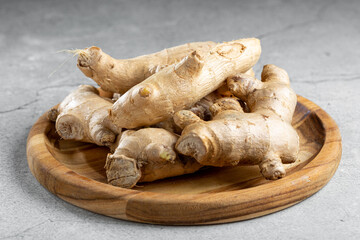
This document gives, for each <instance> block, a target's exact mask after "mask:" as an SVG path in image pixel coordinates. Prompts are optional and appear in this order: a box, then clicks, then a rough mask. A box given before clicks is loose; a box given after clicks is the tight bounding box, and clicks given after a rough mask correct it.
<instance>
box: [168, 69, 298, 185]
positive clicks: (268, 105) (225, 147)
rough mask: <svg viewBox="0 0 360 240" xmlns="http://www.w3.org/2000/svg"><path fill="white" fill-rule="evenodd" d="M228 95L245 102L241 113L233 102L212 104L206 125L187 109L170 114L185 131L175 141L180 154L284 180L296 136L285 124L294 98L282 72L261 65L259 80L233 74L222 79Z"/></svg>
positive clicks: (294, 151)
mask: <svg viewBox="0 0 360 240" xmlns="http://www.w3.org/2000/svg"><path fill="white" fill-rule="evenodd" d="M227 83H228V86H229V89H230V91H231V92H232V93H233V94H234V95H235V96H236V97H238V98H240V99H241V100H243V101H245V102H246V104H247V106H248V107H249V109H250V113H244V112H243V111H242V110H241V108H240V105H239V103H238V102H237V101H236V100H235V99H234V98H226V99H222V100H219V101H218V102H217V103H215V104H214V105H213V106H212V107H211V110H212V111H213V114H214V115H215V117H214V119H213V120H212V121H208V122H205V121H202V120H200V119H199V118H197V117H196V116H194V115H193V114H192V113H190V112H189V111H186V110H183V111H180V112H178V113H176V115H175V116H174V120H175V123H177V124H178V125H179V126H181V127H185V128H184V130H183V132H182V135H181V137H180V138H179V140H178V142H177V143H176V149H177V151H178V152H180V153H181V154H184V155H187V156H192V157H194V158H195V159H196V160H197V161H198V162H199V163H201V164H203V165H211V166H218V167H221V166H234V165H239V164H253V165H259V167H260V170H261V173H262V175H263V176H264V177H265V178H266V179H278V178H281V177H283V176H285V169H284V167H283V165H282V163H292V162H294V161H296V160H297V155H298V152H299V136H298V135H297V133H296V131H295V129H294V128H293V127H292V126H291V120H292V116H293V113H294V110H295V106H296V102H297V98H296V94H295V92H294V91H293V90H292V89H291V88H290V81H289V77H288V75H287V73H286V71H285V70H283V69H281V68H279V67H276V66H275V65H266V66H264V69H263V72H262V81H259V80H257V79H255V78H253V77H251V76H248V75H244V74H239V75H235V76H233V77H230V78H228V79H227Z"/></svg>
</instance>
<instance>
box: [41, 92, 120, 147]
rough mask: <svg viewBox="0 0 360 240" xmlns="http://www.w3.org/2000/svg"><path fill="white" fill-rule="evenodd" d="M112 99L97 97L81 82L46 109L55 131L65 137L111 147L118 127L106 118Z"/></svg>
mask: <svg viewBox="0 0 360 240" xmlns="http://www.w3.org/2000/svg"><path fill="white" fill-rule="evenodd" d="M111 106H112V102H110V101H108V100H106V99H104V98H102V97H100V96H99V92H98V90H97V89H96V88H95V87H93V86H90V85H80V86H79V87H78V88H77V89H76V90H74V91H73V92H71V93H70V94H69V95H68V96H67V97H66V98H65V99H64V100H63V101H62V102H61V103H60V105H59V106H58V107H57V108H53V109H51V110H50V111H49V112H48V118H49V119H50V120H52V121H54V122H56V123H55V127H56V131H57V132H58V134H59V135H60V136H61V137H62V138H63V139H66V140H78V141H83V142H90V143H95V144H97V145H99V146H110V145H111V144H112V143H113V142H114V141H115V139H116V135H117V134H118V133H119V132H120V131H121V129H119V128H116V127H115V126H114V125H113V124H112V123H111V122H110V121H109V119H108V111H109V109H110V108H111Z"/></svg>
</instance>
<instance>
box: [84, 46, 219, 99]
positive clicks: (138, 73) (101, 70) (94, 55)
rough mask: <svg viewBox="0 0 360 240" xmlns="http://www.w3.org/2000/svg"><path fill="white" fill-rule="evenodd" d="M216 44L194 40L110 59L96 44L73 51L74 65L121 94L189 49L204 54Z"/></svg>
mask: <svg viewBox="0 0 360 240" xmlns="http://www.w3.org/2000/svg"><path fill="white" fill-rule="evenodd" d="M215 45H216V43H214V42H194V43H187V44H184V45H180V46H176V47H172V48H168V49H164V50H162V51H160V52H157V53H153V54H149V55H143V56H139V57H136V58H131V59H114V58H112V57H111V56H109V55H108V54H106V53H104V52H103V51H102V50H101V49H100V48H98V47H90V48H86V49H84V50H80V51H77V53H78V54H79V58H78V67H79V69H80V70H81V71H82V72H83V73H84V74H85V75H86V76H87V77H89V78H92V79H93V80H94V81H95V82H96V83H98V84H99V86H100V87H101V88H102V89H103V90H104V91H108V92H112V93H120V94H123V93H125V92H126V91H127V90H129V89H130V88H132V87H133V86H135V85H136V84H138V83H140V82H142V81H144V80H145V79H146V78H148V77H149V76H151V75H152V74H154V73H156V72H157V71H159V70H160V69H162V68H164V67H166V66H168V65H171V64H174V63H177V62H179V61H180V60H181V59H182V58H184V57H185V56H187V55H189V54H190V53H192V52H193V51H197V52H199V53H207V52H209V51H210V49H212V48H213V47H214V46H215Z"/></svg>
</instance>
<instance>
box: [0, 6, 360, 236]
mask: <svg viewBox="0 0 360 240" xmlns="http://www.w3.org/2000/svg"><path fill="white" fill-rule="evenodd" d="M359 23H360V2H359V1H358V0H353V1H340V0H338V1H281V0H270V1H264V2H263V3H261V2H260V1H235V0H234V1H225V0H223V1H193V0H188V1H166V0H163V1H161V0H159V1H157V0H154V1H138V0H136V1H106V2H100V1H83V0H80V1H70V0H69V1H25V0H23V1H2V0H0V52H1V58H0V66H1V71H0V81H1V88H0V96H1V98H0V103H1V105H0V118H1V125H0V135H1V138H0V146H1V148H0V169H1V172H0V193H1V194H0V239H23V238H24V239H49V238H51V239H110V238H113V239H134V238H139V239H142V238H144V239H157V240H159V239H219V238H222V239H230V238H231V239H359V238H360V205H359V202H360V187H359V185H360V168H359V167H360V154H359V145H360V130H359V128H358V124H359V119H360V107H359V104H358V102H359V101H360V95H359V94H358V93H359V91H360V47H359V43H360V31H359V29H360V25H359ZM241 37H258V38H260V39H261V42H262V48H263V53H262V56H261V59H260V61H259V63H258V64H257V65H256V67H255V70H256V72H257V76H259V75H260V71H261V68H262V65H264V64H267V63H273V64H276V65H278V66H280V67H282V68H284V69H286V70H287V71H288V73H289V75H290V77H291V80H292V86H293V88H294V89H295V91H296V92H297V93H298V94H299V95H302V96H304V97H306V98H308V99H310V100H312V101H313V102H315V103H316V104H318V105H319V106H321V107H322V108H323V109H324V110H325V111H327V112H328V113H329V114H330V115H331V116H332V117H333V118H334V120H335V121H336V122H337V124H338V125H339V127H340V131H341V134H342V139H343V155H342V160H341V163H340V166H339V168H338V170H337V172H336V173H335V175H334V177H333V178H332V180H331V181H330V182H329V183H328V184H327V185H326V186H325V187H324V188H323V189H322V190H320V191H319V192H318V193H316V194H315V195H313V196H312V197H310V198H308V199H307V200H305V201H303V202H301V203H299V204H297V205H295V206H293V207H291V208H288V209H285V210H283V211H280V212H277V213H274V214H270V215H267V216H264V217H260V218H256V219H252V220H248V221H243V222H236V223H230V224H220V225H212V226H200V227H185V226H181V227H171V226H170V227H169V226H157V225H150V224H140V223H133V222H127V221H122V220H117V219H112V218H109V217H105V216H101V215H98V214H94V213H91V212H88V211H86V210H82V209H80V208H77V207H75V206H72V205H70V204H68V203H66V202H64V201H62V200H61V199H59V198H57V197H56V196H54V195H53V194H51V193H50V192H48V191H47V190H45V189H44V188H43V187H42V186H41V185H40V184H39V183H38V182H37V181H36V179H35V178H34V177H33V176H32V175H31V173H30V171H29V169H28V166H27V161H26V151H25V147H26V138H27V134H28V132H29V130H30V128H31V126H32V125H33V124H34V122H35V121H36V119H37V118H38V117H39V116H40V115H41V114H42V113H44V112H45V111H46V110H47V109H49V108H50V107H51V106H53V105H55V104H56V103H58V102H60V101H61V100H62V99H63V98H64V97H65V96H66V95H67V94H68V93H69V92H70V91H71V90H73V89H74V88H75V87H76V86H77V85H79V84H93V83H92V81H91V79H87V78H86V77H85V76H83V74H82V73H81V72H80V71H79V70H78V69H77V67H76V61H75V58H71V55H69V54H66V53H64V52H62V53H61V52H60V53H56V52H57V51H59V50H62V49H74V48H84V47H88V46H91V45H96V46H99V47H101V48H103V49H104V51H106V52H108V53H110V54H111V55H112V56H115V57H117V58H129V57H134V56H138V55H142V54H146V53H151V52H155V51H159V50H161V49H164V48H166V47H171V46H175V45H178V44H182V43H185V42H192V41H205V40H212V41H219V42H221V41H227V40H233V39H238V38H241ZM68 58H70V59H68ZM65 60H68V61H67V62H65V63H64V64H63V65H62V66H61V67H60V68H59V65H60V64H61V63H62V62H64V61H65ZM55 70H56V71H55ZM54 71H55V72H54ZM52 72H54V73H53V74H52V75H51V76H50V77H49V75H50V74H51V73H52Z"/></svg>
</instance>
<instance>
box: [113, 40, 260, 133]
mask: <svg viewBox="0 0 360 240" xmlns="http://www.w3.org/2000/svg"><path fill="white" fill-rule="evenodd" d="M260 52H261V47H260V41H259V40H258V39H255V38H250V39H240V40H235V41H231V42H226V43H221V44H218V45H216V47H215V48H213V49H212V50H211V51H210V53H209V54H207V55H205V56H200V55H199V54H198V53H197V52H193V53H192V54H191V55H189V56H187V57H185V58H184V59H183V60H182V61H181V62H180V63H178V64H175V65H171V66H168V67H166V68H164V69H162V70H161V71H159V72H157V73H155V74H154V75H152V76H150V77H149V78H147V79H146V80H145V81H143V82H141V83H139V84H137V85H136V86H134V87H133V88H131V89H130V90H129V91H127V92H126V93H125V94H124V95H122V96H121V97H120V98H119V99H118V100H117V101H116V102H115V104H114V105H113V107H112V108H111V111H110V119H111V121H112V122H113V123H114V124H115V125H116V126H118V127H119V128H136V127H140V126H150V125H152V124H155V123H158V122H161V121H164V120H166V119H168V118H169V117H171V116H172V115H173V114H174V113H175V112H177V111H179V110H182V109H188V108H190V107H191V106H192V105H193V104H194V103H196V102H197V101H199V100H200V99H201V98H203V97H205V96H206V95H208V94H209V93H211V92H213V91H214V90H216V89H217V88H219V87H220V86H221V84H222V83H223V81H224V80H225V79H226V78H227V77H229V76H233V75H235V74H236V73H239V72H246V71H248V70H249V69H250V68H251V67H252V66H253V65H254V64H255V63H256V62H257V61H258V59H259V56H260ZM144 106H145V107H144Z"/></svg>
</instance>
